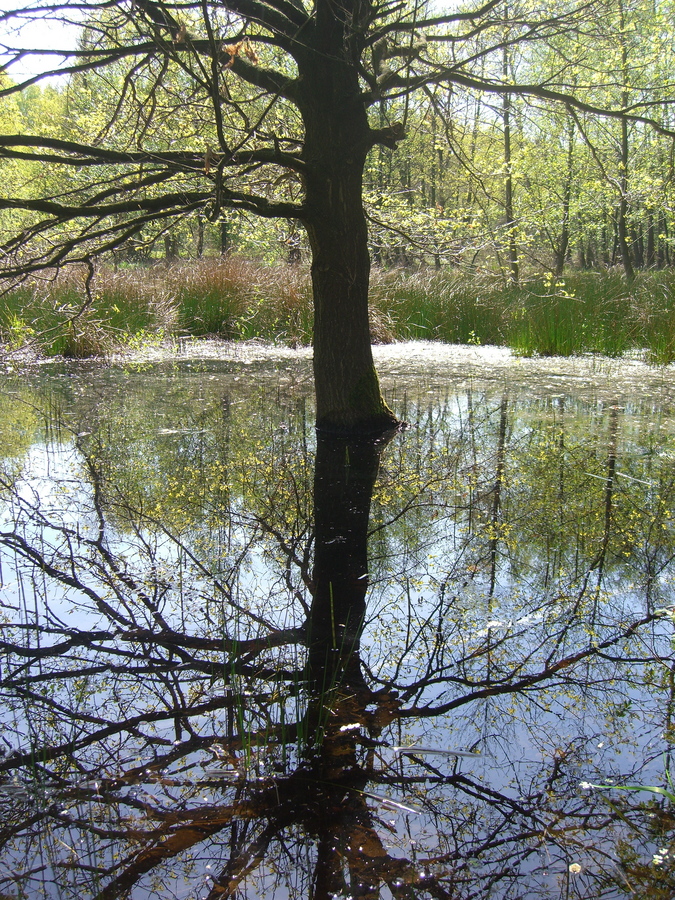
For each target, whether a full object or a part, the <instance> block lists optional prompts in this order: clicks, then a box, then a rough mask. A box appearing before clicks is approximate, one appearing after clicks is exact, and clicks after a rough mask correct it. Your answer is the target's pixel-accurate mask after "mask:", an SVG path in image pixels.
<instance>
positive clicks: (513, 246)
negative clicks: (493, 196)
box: [502, 47, 520, 284]
mask: <svg viewBox="0 0 675 900" xmlns="http://www.w3.org/2000/svg"><path fill="white" fill-rule="evenodd" d="M502 75H503V76H504V80H507V79H508V76H509V56H508V50H507V48H506V47H504V55H503V59H502ZM502 118H503V121H504V170H505V178H504V213H505V216H506V234H507V241H508V257H509V280H510V281H511V282H513V284H518V280H519V278H520V271H519V267H518V243H517V226H516V219H515V216H514V213H513V171H512V165H511V94H509V93H508V92H505V93H504V95H503V98H502Z"/></svg>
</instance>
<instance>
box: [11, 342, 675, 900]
mask: <svg viewBox="0 0 675 900" xmlns="http://www.w3.org/2000/svg"><path fill="white" fill-rule="evenodd" d="M377 361H378V368H379V370H380V372H381V376H382V383H383V387H384V389H385V393H386V395H387V398H388V400H389V402H390V404H391V406H392V407H393V408H394V409H395V411H396V413H397V414H398V415H399V416H400V417H402V418H405V420H406V421H407V422H408V423H409V425H410V427H409V429H408V430H407V431H406V432H404V433H403V434H399V435H396V436H394V437H392V438H391V439H390V440H389V441H386V440H383V441H381V442H379V443H369V442H345V441H336V440H332V441H328V440H318V441H317V438H316V436H315V433H314V430H313V427H312V421H313V411H312V399H311V397H312V389H311V363H310V360H309V356H308V355H307V354H306V353H303V352H299V353H293V352H290V351H289V352H283V351H274V350H265V349H263V348H255V347H245V346H244V347H242V346H240V347H235V348H229V349H227V348H223V347H222V346H220V347H217V348H214V347H212V346H211V345H208V344H203V345H196V346H195V347H192V348H191V347H186V348H184V350H183V353H182V354H181V355H179V356H178V357H176V358H174V359H171V360H168V359H159V358H158V359H156V360H147V359H146V360H137V361H134V362H133V363H130V362H128V361H126V362H121V363H119V364H113V365H111V366H107V367H105V366H101V365H95V364H78V365H65V364H61V365H59V364H56V363H50V364H48V365H42V366H36V367H33V368H30V369H28V370H27V371H22V372H21V373H18V372H12V371H11V370H8V371H7V372H6V373H5V374H4V375H2V376H1V378H0V420H1V424H0V551H1V555H0V565H1V572H0V574H1V577H2V588H1V593H0V642H1V643H0V702H1V706H0V716H1V721H2V731H1V732H0V751H1V755H0V897H1V898H3V900H6V898H12V900H18V898H29V900H32V898H38V897H48V898H85V897H95V898H99V900H104V898H132V900H146V898H148V900H149V898H157V900H168V898H193V900H197V898H221V897H246V898H258V897H260V898H308V900H309V898H312V900H321V898H326V900H327V898H345V900H346V898H348V897H352V898H359V897H360V898H391V897H396V898H399V897H400V898H432V900H435V898H453V900H454V898H470V897H471V898H488V897H490V898H517V897H518V898H539V897H541V898H558V897H560V898H562V897H579V898H600V897H602V898H605V897H607V898H610V897H621V896H632V897H641V898H642V897H649V898H670V897H672V896H673V895H674V894H675V863H674V862H673V858H674V857H675V818H674V816H673V806H672V805H671V803H670V800H669V798H668V796H667V795H664V794H663V793H661V794H658V793H656V794H655V793H650V792H625V791H624V792H622V791H620V790H618V789H612V788H593V787H590V785H618V786H625V785H644V786H660V787H661V788H665V789H666V790H670V787H671V786H669V785H670V781H669V777H670V771H671V753H672V747H673V740H674V739H675V723H674V722H673V712H674V690H675V670H674V663H673V658H672V652H673V613H674V609H673V604H674V584H673V581H674V578H675V567H674V566H675V564H674V563H673V556H674V554H675V521H674V519H673V508H674V504H675V409H674V404H675V373H674V372H673V370H672V369H662V370H657V369H650V368H648V367H647V366H644V365H642V364H641V363H639V362H624V363H617V362H611V361H602V362H598V361H594V360H572V361H570V360H565V361H563V360H539V361H528V360H514V359H513V358H511V357H510V356H509V354H508V353H507V352H505V351H499V350H494V349H489V348H456V347H455V348H453V347H443V346H439V345H421V344H408V345H395V346H392V347H386V348H378V349H377Z"/></svg>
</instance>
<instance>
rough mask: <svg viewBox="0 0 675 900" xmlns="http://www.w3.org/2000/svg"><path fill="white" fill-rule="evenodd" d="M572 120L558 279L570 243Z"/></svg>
mask: <svg viewBox="0 0 675 900" xmlns="http://www.w3.org/2000/svg"><path fill="white" fill-rule="evenodd" d="M574 132H575V125H574V119H573V118H572V117H571V116H570V117H569V119H568V127H567V171H566V173H565V183H564V188H563V216H562V227H561V231H560V240H559V242H558V247H557V249H556V253H555V274H556V277H558V278H560V277H561V275H562V274H563V270H564V268H565V260H566V259H567V250H568V248H569V243H570V204H571V201H572V182H573V179H574Z"/></svg>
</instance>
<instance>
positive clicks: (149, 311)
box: [0, 256, 675, 364]
mask: <svg viewBox="0 0 675 900" xmlns="http://www.w3.org/2000/svg"><path fill="white" fill-rule="evenodd" d="M84 286H85V277H84V273H83V272H81V271H77V270H69V271H68V272H63V273H60V274H58V275H57V276H56V277H54V278H53V279H52V280H50V281H37V280H36V281H35V282H34V283H32V284H23V285H21V286H20V287H18V288H16V289H15V290H14V291H13V292H11V293H9V294H6V295H5V296H4V297H2V298H0V341H1V342H2V344H4V346H5V347H6V348H8V349H11V350H16V349H22V348H27V347H32V348H33V349H34V350H35V351H36V352H38V353H40V354H42V355H47V356H55V355H61V356H69V357H83V356H92V355H96V356H100V355H105V354H106V353H109V352H112V351H114V350H118V349H120V348H124V347H134V348H137V347H139V346H141V345H143V344H147V343H151V342H156V341H161V340H165V339H167V338H172V337H178V336H195V337H199V336H206V335H208V336H215V337H221V338H224V339H228V340H245V339H252V338H258V339H262V340H267V341H272V342H274V343H283V344H288V345H291V346H297V345H307V344H309V343H311V339H312V321H313V313H312V296H311V281H310V276H309V272H308V271H307V269H306V268H304V267H302V266H286V265H277V266H268V267H262V266H260V265H259V264H257V263H255V262H252V261H250V260H246V259H242V258H239V257H235V256H231V257H227V258H225V259H220V258H218V259H202V260H192V261H184V262H178V263H175V264H171V265H167V264H162V263H158V264H156V265H153V266H150V267H147V268H126V269H118V270H115V269H112V268H105V267H102V268H101V269H100V270H99V271H98V273H97V274H96V277H95V279H94V282H93V285H92V289H91V293H90V295H89V296H87V294H86V292H85V289H84ZM674 298H675V272H671V271H661V272H644V273H640V274H639V275H638V277H637V278H636V279H635V281H634V282H633V283H632V284H630V285H629V284H628V283H627V282H626V281H625V279H624V278H623V277H622V276H621V275H620V274H617V273H614V272H603V273H598V272H576V273H570V274H569V275H568V276H565V278H564V279H559V280H555V279H552V278H551V277H550V276H540V277H536V278H532V279H529V280H527V281H524V282H523V283H522V284H521V285H519V286H516V285H508V284H505V283H504V281H503V280H502V279H501V278H497V277H494V276H490V275H487V274H480V275H478V274H472V273H466V272H459V271H458V270H442V271H437V270H435V269H434V270H432V269H428V270H419V271H411V270H405V269H390V270H382V269H377V268H376V269H374V270H373V273H372V277H371V306H370V322H371V334H372V338H373V341H374V342H375V343H388V342H391V341H395V340H409V339H427V340H436V341H444V342H447V343H459V344H498V345H502V346H504V345H505V346H509V347H511V348H512V349H513V350H514V351H515V352H516V353H519V354H522V355H525V356H532V355H541V356H553V355H556V356H558V355H559V356H571V355H578V354H582V353H600V354H603V355H606V356H614V357H618V356H621V355H622V354H625V353H628V352H631V351H636V350H646V351H647V355H648V358H649V359H650V361H652V362H654V363H660V364H665V363H670V362H673V361H674V360H675V303H674V302H673V301H674Z"/></svg>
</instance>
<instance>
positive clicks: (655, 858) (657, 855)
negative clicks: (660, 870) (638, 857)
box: [652, 853, 663, 866]
mask: <svg viewBox="0 0 675 900" xmlns="http://www.w3.org/2000/svg"><path fill="white" fill-rule="evenodd" d="M652 862H653V863H654V865H655V866H660V865H661V864H662V863H663V857H662V856H661V854H660V853H655V854H654V856H652Z"/></svg>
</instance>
